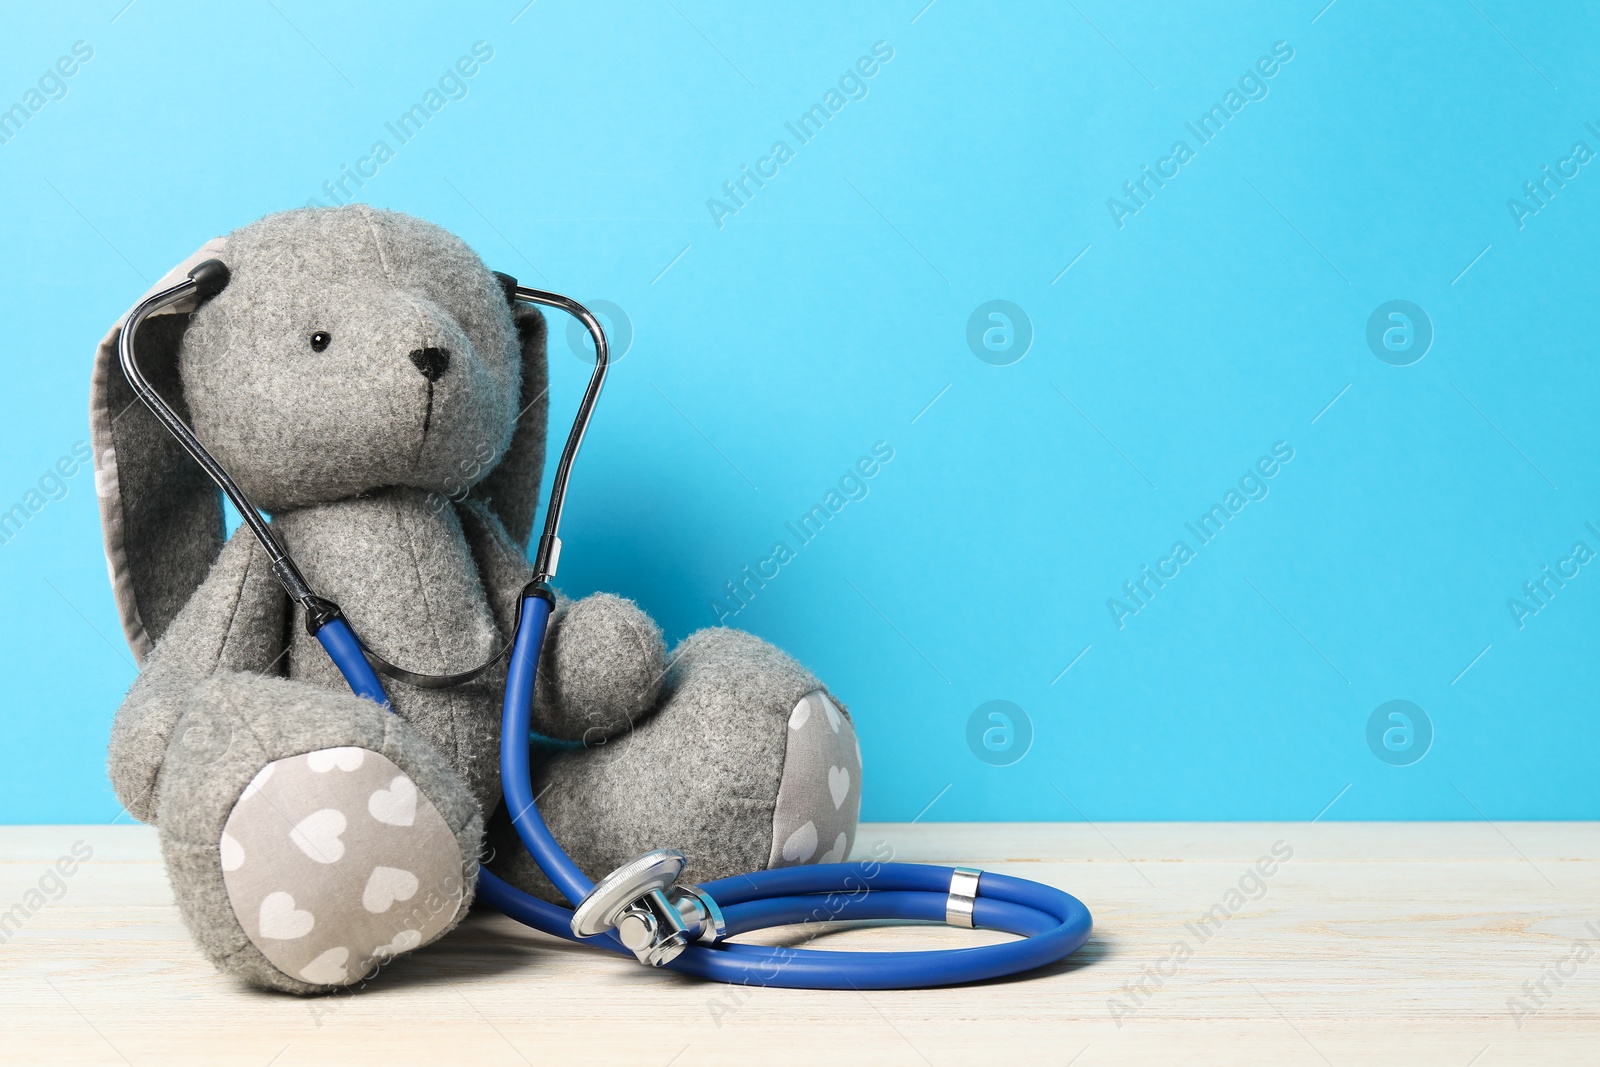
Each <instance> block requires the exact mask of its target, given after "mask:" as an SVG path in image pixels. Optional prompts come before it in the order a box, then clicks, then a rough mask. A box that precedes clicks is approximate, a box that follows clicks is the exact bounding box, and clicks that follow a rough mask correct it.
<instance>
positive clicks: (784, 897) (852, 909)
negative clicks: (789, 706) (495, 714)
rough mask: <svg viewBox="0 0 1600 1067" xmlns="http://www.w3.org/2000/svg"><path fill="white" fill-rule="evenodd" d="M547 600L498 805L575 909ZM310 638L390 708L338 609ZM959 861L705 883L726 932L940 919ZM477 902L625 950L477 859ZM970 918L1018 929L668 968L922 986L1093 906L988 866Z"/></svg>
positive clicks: (515, 670)
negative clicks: (539, 780) (968, 938)
mask: <svg viewBox="0 0 1600 1067" xmlns="http://www.w3.org/2000/svg"><path fill="white" fill-rule="evenodd" d="M550 607H551V605H550V602H549V601H548V600H545V599H543V598H542V597H538V596H528V597H525V598H523V601H522V611H521V614H520V616H519V619H518V624H517V632H516V636H515V638H514V639H513V643H512V646H511V659H510V663H509V665H508V666H507V670H506V688H505V700H504V706H503V710H502V718H501V746H500V777H501V788H502V789H503V790H504V793H505V804H506V810H507V812H508V813H509V814H510V816H511V821H512V824H513V825H514V826H515V827H516V829H517V834H518V836H519V837H521V838H522V842H523V844H524V845H525V846H526V847H527V849H528V851H529V853H530V854H531V855H532V856H533V859H534V861H535V862H536V863H537V864H538V865H539V868H540V869H541V870H542V871H544V873H545V875H546V877H548V878H549V879H550V881H551V882H552V883H554V885H555V886H556V888H557V889H559V890H560V891H561V893H562V895H563V896H565V897H566V898H567V900H568V901H569V902H570V903H572V904H574V905H576V904H577V903H578V902H579V901H581V900H582V899H583V898H584V897H586V896H587V895H588V894H589V891H590V890H591V889H593V888H594V883H593V882H591V881H590V880H589V878H588V877H587V876H586V875H584V873H583V872H582V871H581V870H579V869H578V866H577V864H575V863H573V862H572V859H571V857H569V856H568V855H567V854H566V852H565V851H564V850H563V849H562V848H561V846H560V844H558V843H557V842H556V839H555V837H554V836H553V835H552V834H551V833H550V828H549V827H548V826H546V825H545V822H544V817H543V816H541V815H540V814H539V808H538V805H537V804H536V803H535V802H534V795H533V778H532V766H531V763H530V759H531V756H530V747H531V746H530V745H529V744H528V743H527V738H528V737H529V734H530V729H531V721H530V719H531V714H532V703H533V686H534V677H535V673H536V670H537V667H538V663H539V652H540V649H541V648H542V647H543V645H544V638H545V633H546V631H547V629H548V626H549V621H550ZM317 638H318V640H320V641H321V642H322V647H323V648H324V649H326V650H327V652H328V655H329V657H330V658H331V659H332V660H333V662H334V664H335V665H336V666H338V668H339V670H340V671H341V673H343V674H344V676H345V679H346V681H348V682H349V684H350V688H351V690H352V691H353V692H355V693H356V695H358V696H362V697H366V698H367V699H369V700H373V701H376V702H377V703H379V704H383V705H387V704H388V698H387V696H385V694H384V690H383V684H382V682H380V681H379V679H378V676H377V673H376V672H375V671H374V670H373V669H372V666H371V664H369V663H368V662H367V659H366V656H365V655H363V654H362V651H361V646H360V644H359V643H358V642H357V641H356V639H355V635H354V634H353V633H351V631H350V629H349V627H348V625H347V624H346V623H345V621H344V620H343V619H335V620H332V621H330V622H328V623H326V624H324V625H323V627H322V629H321V630H319V631H318V632H317ZM953 874H954V871H953V870H952V869H951V868H949V867H937V866H930V865H925V864H915V863H892V862H883V863H878V862H867V863H826V864H817V865H813V866H803V867H780V868H777V869H774V870H766V871H756V872H752V873H750V874H741V875H735V876H733V877H731V878H723V879H719V880H717V881H714V882H707V883H704V884H702V885H701V887H700V888H701V889H702V890H703V891H705V892H707V893H709V894H710V895H711V897H712V898H713V899H715V900H716V901H717V903H718V904H720V905H721V907H722V911H723V915H724V916H725V918H726V921H727V932H726V935H725V936H733V935H735V934H741V933H749V932H751V931H753V930H761V929H766V928H769V927H774V926H785V925H790V924H798V923H805V922H810V921H816V920H818V919H827V920H859V919H894V920H900V921H919V920H920V921H927V922H943V921H944V919H945V907H946V903H947V900H948V894H949V890H950V880H951V877H952V875H953ZM478 899H480V900H483V901H485V902H486V903H488V904H489V905H491V906H492V907H494V908H495V909H496V910H497V911H500V912H502V913H504V914H505V915H508V916H510V917H511V918H513V919H516V920H517V921H519V922H521V923H524V924H526V925H528V926H531V927H533V928H534V929H536V930H540V931H542V932H544V933H547V934H553V935H555V936H556V937H561V938H564V939H566V940H568V941H580V942H582V943H585V944H591V945H594V946H595V947H596V948H603V949H606V950H609V951H612V952H616V953H618V954H620V955H623V956H628V957H630V958H631V957H632V955H633V954H632V953H631V952H629V951H628V950H627V949H626V948H624V947H623V946H622V944H621V942H619V941H618V940H617V939H616V938H615V937H614V936H611V935H609V934H606V935H601V936H599V937H590V938H578V937H575V936H574V935H573V933H572V926H571V924H572V912H571V911H570V910H568V909H566V908H561V907H557V906H556V905H554V904H550V903H547V902H546V901H543V900H539V899H538V898H536V897H533V896H530V895H528V894H527V893H524V892H523V891H521V890H520V889H517V888H516V887H515V886H512V885H511V884H510V883H508V882H506V881H505V880H504V879H502V878H500V877H498V876H497V875H495V874H494V873H492V872H490V871H488V870H486V869H482V868H480V869H479V872H478ZM972 918H973V925H974V926H980V927H988V928H991V929H996V930H1002V931H1005V932H1007V933H1012V934H1017V935H1020V938H1021V939H1020V940H1017V941H1010V942H1004V943H1001V944H996V945H983V946H978V947H974V948H958V949H941V950H933V951H919V952H835V951H825V950H818V949H795V948H788V947H782V946H780V947H767V946H763V945H745V944H737V943H733V942H728V941H719V942H717V943H716V944H715V945H711V946H706V945H699V944H696V945H691V946H689V947H688V948H687V949H685V950H684V952H683V954H682V955H680V956H679V957H678V958H677V959H675V960H673V961H672V962H670V963H668V964H667V965H666V967H667V969H669V970H674V971H677V972H679V973H681V974H688V975H693V976H695V977H698V978H709V979H713V980H715V981H719V982H729V983H734V984H738V985H754V986H775V987H783V988H791V989H858V990H864V989H918V988H926V987H932V986H941V985H956V984H959V983H962V982H976V981H981V980H983V979H986V978H999V977H1002V976H1005V975H1010V974H1018V973H1021V972H1023V971H1031V970H1034V969H1036V968H1038V967H1043V966H1045V965H1046V964H1050V963H1054V962H1056V961H1057V960H1061V959H1064V958H1066V957H1067V956H1069V955H1071V954H1072V953H1073V952H1075V951H1077V949H1078V948H1079V947H1081V946H1082V945H1083V943H1084V942H1085V941H1086V940H1088V937H1089V931H1090V929H1091V927H1092V925H1093V922H1092V919H1091V918H1090V915H1089V909H1088V908H1086V907H1084V905H1083V903H1082V902H1081V901H1079V900H1078V899H1077V898H1076V897H1074V896H1072V895H1071V894H1068V893H1064V892H1062V891H1061V890H1059V889H1055V888H1052V887H1050V886H1046V885H1041V884H1040V883H1038V882H1030V881H1028V880H1026V879H1022V878H1010V877H1007V876H1006V875H1002V874H993V873H990V872H984V873H983V874H982V875H980V876H979V879H978V893H977V898H976V899H975V900H974V902H973V913H972Z"/></svg>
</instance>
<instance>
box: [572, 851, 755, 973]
mask: <svg viewBox="0 0 1600 1067" xmlns="http://www.w3.org/2000/svg"><path fill="white" fill-rule="evenodd" d="M685 862H686V861H685V859H684V856H683V853H682V852H679V851H677V850H676V849H665V848H664V849H657V850H655V851H654V852H646V853H645V854H644V855H642V856H635V857H634V858H633V859H631V860H629V861H628V862H627V863H624V864H623V865H622V866H621V867H618V868H617V869H616V870H614V871H612V872H611V873H610V874H608V875H606V876H605V877H604V878H602V879H600V881H599V882H597V883H596V884H595V887H594V888H593V889H592V890H590V891H589V895H588V896H586V897H584V898H583V900H582V901H580V902H579V904H578V907H577V909H576V910H575V911H574V912H573V913H572V932H573V934H574V935H576V936H578V937H594V936H596V935H598V934H603V933H605V932H606V931H607V930H614V931H616V934H617V938H618V940H620V941H621V942H622V943H623V945H625V946H627V948H628V949H630V950H631V951H632V952H633V954H634V956H636V957H637V958H638V960H639V962H640V963H643V964H645V965H647V966H650V967H664V966H666V965H667V964H669V963H671V962H672V961H673V960H675V959H677V958H678V955H679V954H680V953H682V952H683V950H684V949H685V948H688V947H689V944H690V942H692V941H708V942H709V941H715V940H717V938H719V937H721V936H722V935H723V933H725V932H726V930H727V924H726V923H725V922H724V921H723V918H722V909H721V908H719V907H717V902H716V901H715V900H712V899H711V895H710V894H709V893H707V892H706V891H705V890H703V889H701V888H700V887H699V886H693V885H682V886H680V885H678V884H677V881H678V876H679V875H680V874H682V873H683V867H684V864H685Z"/></svg>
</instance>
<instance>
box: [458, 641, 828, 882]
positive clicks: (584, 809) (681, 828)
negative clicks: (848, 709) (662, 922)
mask: <svg viewBox="0 0 1600 1067" xmlns="http://www.w3.org/2000/svg"><path fill="white" fill-rule="evenodd" d="M669 662H670V664H671V665H670V667H669V668H668V670H667V674H666V679H665V683H664V684H663V686H662V691H661V699H660V703H659V706H658V707H657V709H656V711H655V712H654V713H653V714H652V715H650V716H648V717H647V718H645V719H643V720H641V721H640V722H638V723H636V724H634V726H633V728H632V729H631V730H630V731H628V732H626V733H624V734H622V735H621V736H618V737H615V738H612V739H611V740H609V741H606V742H605V743H603V744H591V745H588V746H585V747H583V748H579V749H572V750H567V751H561V752H556V751H549V750H539V751H536V752H535V756H534V785H535V792H536V794H537V795H538V797H539V809H540V811H541V813H542V814H543V815H544V819H545V822H546V823H547V824H548V825H549V827H550V830H551V832H552V833H553V834H555V836H556V839H557V840H558V841H560V842H561V844H562V846H563V847H564V848H566V850H567V851H568V853H569V854H571V856H572V858H573V860H574V861H575V862H576V863H577V864H578V866H579V867H580V868H582V869H583V871H584V872H585V873H586V874H588V875H589V876H590V877H592V878H599V877H601V876H603V875H605V874H606V873H608V872H610V871H611V870H613V869H615V868H616V867H618V866H620V865H621V864H622V862H623V861H625V860H627V859H629V858H631V857H633V856H636V855H638V854H639V853H641V852H646V851H649V850H650V849H652V848H676V849H680V850H681V851H682V852H683V853H684V855H685V856H687V857H688V860H689V863H688V866H687V868H686V869H685V873H684V878H685V879H686V880H689V881H695V882H703V881H709V880H711V879H714V878H722V877H726V876H728V875H732V874H738V873H740V872H742V871H755V870H762V869H763V868H765V867H767V866H768V860H769V858H770V857H771V855H772V850H773V826H774V812H775V809H776V807H777V803H778V791H779V786H780V783H781V782H782V780H783V773H784V766H785V763H786V762H787V761H788V759H789V749H790V744H791V738H793V739H794V740H797V741H800V740H802V738H801V736H800V734H799V732H798V731H791V730H790V729H789V720H790V716H791V714H792V713H793V711H794V708H795V706H796V705H797V704H798V703H799V702H800V701H801V698H803V697H804V696H805V695H806V694H808V693H810V692H812V691H814V690H817V689H819V688H820V686H819V684H818V682H817V680H816V678H815V677H813V676H812V675H811V673H810V672H809V671H807V670H806V669H805V668H803V667H801V666H800V665H799V664H798V663H796V662H795V661H794V660H792V659H790V658H789V657H788V656H787V655H785V654H784V653H782V652H780V651H779V650H778V649H776V648H773V647H772V646H771V645H769V644H767V643H766V642H765V641H762V640H761V639H760V638H757V637H752V636H751V635H749V634H746V633H741V632H740V631H738V630H730V629H725V628H720V627H719V628H713V629H707V630H701V631H699V632H698V633H695V634H693V635H691V636H690V637H689V638H687V639H686V640H685V641H684V642H683V644H682V645H680V646H679V647H678V648H677V649H676V650H675V651H674V652H673V654H672V656H671V657H670V659H669ZM835 706H836V707H837V704H835ZM841 717H842V718H843V719H844V721H845V722H846V723H847V722H848V717H847V716H844V715H843V713H842V712H841ZM804 740H805V741H807V742H809V740H810V737H809V735H807V737H806V738H805V739H804ZM851 747H852V749H853V747H854V745H853V740H852V745H851ZM856 777H857V778H859V774H858V775H856ZM852 790H859V786H857V785H852ZM815 799H816V797H815V795H813V797H812V800H813V802H814V801H815ZM852 801H853V802H852ZM827 803H828V808H829V810H828V812H826V813H824V812H822V811H821V810H820V809H819V810H816V811H814V812H811V813H810V814H809V815H808V816H807V817H811V818H816V819H817V820H818V821H819V823H820V822H821V821H822V820H823V819H825V818H826V819H827V820H828V824H829V825H830V826H833V825H837V826H838V827H839V829H840V830H844V831H845V832H846V834H847V836H848V837H850V838H852V839H853V838H854V836H855V821H854V817H853V816H854V812H855V806H854V805H855V804H856V803H859V792H858V791H857V792H855V793H854V797H853V798H850V800H847V803H846V805H844V807H845V810H846V812H847V813H848V814H850V815H851V818H850V819H849V820H848V825H846V823H845V821H843V820H842V819H838V820H836V819H835V814H836V813H835V811H834V809H833V806H832V802H831V800H830V801H828V802H827ZM799 814H800V811H799V809H798V808H794V809H792V810H791V813H790V815H789V816H787V817H788V818H791V819H792V818H795V817H797V816H798V815H799ZM802 821H804V820H802ZM836 833H837V831H836ZM490 845H491V855H492V857H493V858H492V859H491V860H490V862H489V866H490V868H491V869H492V870H494V871H495V872H496V873H499V874H501V875H502V876H503V877H505V878H506V879H507V880H508V881H510V882H512V883H513V884H514V885H517V886H519V887H520V888H523V889H526V890H527V891H529V892H531V893H534V894H535V895H538V896H541V897H543V898H544V899H546V900H551V901H560V900H561V898H560V896H559V895H558V894H557V893H556V890H555V887H554V886H552V885H551V884H550V882H549V881H548V879H546V878H545V877H544V875H543V874H542V873H541V872H540V871H539V870H538V868H537V867H536V866H534V864H533V862H532V860H531V859H529V858H528V856H527V854H526V852H525V851H524V850H523V849H522V848H521V847H520V846H519V845H518V844H517V841H516V835H515V831H514V830H513V829H512V828H511V827H510V824H509V822H508V821H506V819H505V817H504V812H503V811H502V812H500V813H498V814H497V815H496V817H495V818H494V819H493V820H491V836H490Z"/></svg>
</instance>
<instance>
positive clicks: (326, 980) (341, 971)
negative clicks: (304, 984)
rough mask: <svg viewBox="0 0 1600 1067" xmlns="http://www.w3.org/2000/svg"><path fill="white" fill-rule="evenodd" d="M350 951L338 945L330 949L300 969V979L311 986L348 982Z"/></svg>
mask: <svg viewBox="0 0 1600 1067" xmlns="http://www.w3.org/2000/svg"><path fill="white" fill-rule="evenodd" d="M349 962H350V950H349V949H347V948H345V947H344V946H343V945H340V946H339V947H338V948H330V949H329V950H328V951H326V952H324V953H322V954H321V955H320V956H318V957H317V958H316V959H314V960H312V961H311V962H310V963H308V964H306V965H305V966H304V967H302V968H300V977H301V978H304V979H305V980H306V981H308V982H310V983H311V984H312V985H343V984H344V983H346V982H348V981H349V980H350V970H349V968H348V966H347V964H349Z"/></svg>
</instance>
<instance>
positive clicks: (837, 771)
mask: <svg viewBox="0 0 1600 1067" xmlns="http://www.w3.org/2000/svg"><path fill="white" fill-rule="evenodd" d="M828 795H829V796H830V797H832V798H833V807H834V810H835V811H837V810H838V809H839V808H841V807H843V806H844V802H845V798H846V797H848V796H849V795H850V768H848V767H829V768H828Z"/></svg>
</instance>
